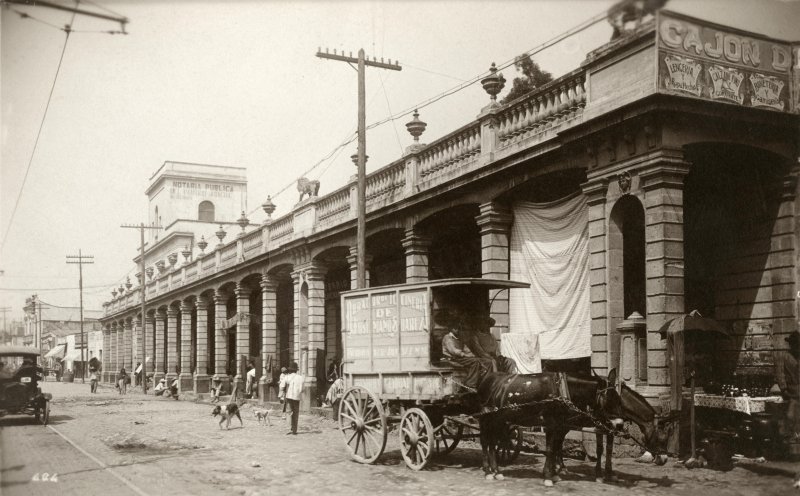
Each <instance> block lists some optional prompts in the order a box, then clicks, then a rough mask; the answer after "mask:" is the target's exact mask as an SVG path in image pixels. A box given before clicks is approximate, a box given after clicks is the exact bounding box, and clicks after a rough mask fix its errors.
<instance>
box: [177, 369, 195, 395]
mask: <svg viewBox="0 0 800 496" xmlns="http://www.w3.org/2000/svg"><path fill="white" fill-rule="evenodd" d="M178 377H179V378H180V385H181V391H192V390H193V389H194V380H193V379H192V374H189V373H187V372H183V373H181V375H179V376H178Z"/></svg>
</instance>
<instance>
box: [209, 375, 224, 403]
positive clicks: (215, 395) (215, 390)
mask: <svg viewBox="0 0 800 496" xmlns="http://www.w3.org/2000/svg"><path fill="white" fill-rule="evenodd" d="M220 389H222V381H220V380H219V378H218V377H217V378H215V379H214V382H213V383H212V384H211V403H219V395H220Z"/></svg>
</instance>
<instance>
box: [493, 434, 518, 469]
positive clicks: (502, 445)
mask: <svg viewBox="0 0 800 496" xmlns="http://www.w3.org/2000/svg"><path fill="white" fill-rule="evenodd" d="M521 449H522V429H520V428H519V426H516V425H506V428H505V429H504V432H503V435H502V436H500V438H499V439H498V440H497V462H498V463H500V464H501V465H508V464H509V463H513V462H514V460H516V459H517V457H518V456H519V452H520V450H521Z"/></svg>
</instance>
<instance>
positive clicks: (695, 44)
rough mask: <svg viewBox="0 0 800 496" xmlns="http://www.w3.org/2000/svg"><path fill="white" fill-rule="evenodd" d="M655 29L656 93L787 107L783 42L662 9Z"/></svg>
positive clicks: (788, 70)
mask: <svg viewBox="0 0 800 496" xmlns="http://www.w3.org/2000/svg"><path fill="white" fill-rule="evenodd" d="M656 33H657V34H656V37H657V41H656V45H657V47H658V91H659V92H662V93H672V94H678V95H684V96H692V97H695V98H702V99H705V100H714V101H719V102H725V103H733V104H736V105H742V106H746V107H757V108H764V109H773V110H779V111H790V110H791V107H792V105H791V103H790V102H791V100H790V98H791V95H790V89H791V88H790V85H791V77H792V46H791V45H789V44H788V43H783V42H780V41H776V40H772V39H769V38H766V37H763V36H758V35H753V34H750V33H744V32H741V31H737V30H734V29H732V28H727V27H723V26H718V25H716V24H711V23H707V22H704V21H701V20H698V19H692V18H689V17H684V16H681V15H677V14H674V13H672V12H667V11H661V12H659V14H658V29H657V31H656Z"/></svg>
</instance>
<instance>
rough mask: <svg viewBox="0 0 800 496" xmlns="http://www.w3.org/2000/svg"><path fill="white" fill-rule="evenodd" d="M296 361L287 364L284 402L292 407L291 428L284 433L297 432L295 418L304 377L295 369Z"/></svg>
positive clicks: (297, 413) (297, 415) (294, 433)
mask: <svg viewBox="0 0 800 496" xmlns="http://www.w3.org/2000/svg"><path fill="white" fill-rule="evenodd" d="M297 370H298V367H297V362H292V364H291V365H290V366H289V370H288V372H289V375H287V376H286V403H288V404H289V406H290V407H291V408H292V430H291V431H289V432H287V433H286V434H287V435H289V434H292V435H296V434H297V420H298V419H299V418H300V397H301V395H302V393H303V381H305V377H303V376H302V375H300V373H299V372H298V371H297Z"/></svg>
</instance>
